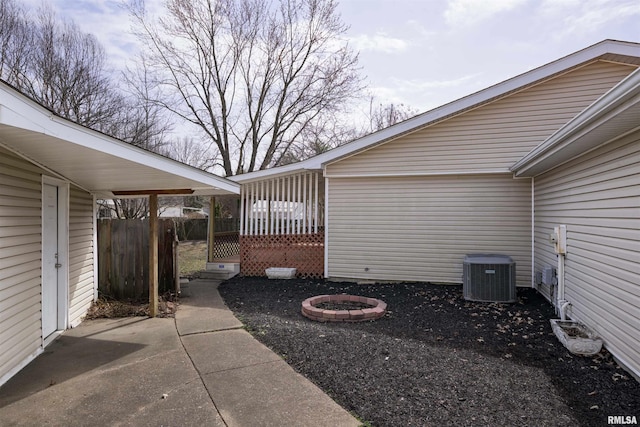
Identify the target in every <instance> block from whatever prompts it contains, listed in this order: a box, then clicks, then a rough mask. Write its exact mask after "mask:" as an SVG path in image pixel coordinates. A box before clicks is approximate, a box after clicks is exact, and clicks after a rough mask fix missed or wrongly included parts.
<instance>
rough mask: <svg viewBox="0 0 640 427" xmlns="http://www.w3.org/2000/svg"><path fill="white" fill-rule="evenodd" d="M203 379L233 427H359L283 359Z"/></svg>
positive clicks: (348, 415) (219, 373) (228, 423)
mask: <svg viewBox="0 0 640 427" xmlns="http://www.w3.org/2000/svg"><path fill="white" fill-rule="evenodd" d="M203 378H204V382H205V384H206V386H207V389H208V390H209V392H210V393H211V395H212V396H216V405H217V407H218V410H219V411H220V414H221V415H222V417H223V418H224V420H225V422H226V423H227V425H228V426H230V427H235V426H261V427H271V426H273V427H280V426H317V427H321V426H326V427H335V426H340V427H350V426H353V427H357V426H359V425H360V423H359V422H358V421H357V420H356V419H355V418H353V416H351V415H350V414H349V413H348V412H347V411H345V410H344V409H343V408H342V407H340V406H338V405H337V404H336V403H335V402H334V401H333V400H332V399H331V398H329V397H328V396H327V395H326V394H325V393H324V392H323V391H322V390H320V389H319V388H318V387H317V386H316V385H314V384H313V383H311V382H310V381H309V380H307V379H306V378H304V377H303V376H302V375H300V374H298V373H297V372H295V371H294V370H293V369H292V368H291V367H290V366H289V365H287V363H286V362H284V361H283V360H278V361H274V362H269V363H265V364H261V365H252V366H247V367H244V368H238V369H230V370H227V371H221V372H215V373H211V374H206V375H203ZM230 384H232V385H233V386H232V387H229V385H230ZM276 408H277V410H274V409H276Z"/></svg>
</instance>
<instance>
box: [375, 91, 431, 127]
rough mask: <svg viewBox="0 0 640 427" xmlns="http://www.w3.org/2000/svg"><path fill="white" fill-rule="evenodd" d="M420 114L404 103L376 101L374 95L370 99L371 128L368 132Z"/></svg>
mask: <svg viewBox="0 0 640 427" xmlns="http://www.w3.org/2000/svg"><path fill="white" fill-rule="evenodd" d="M416 114H418V111H417V110H415V109H413V108H411V107H409V106H408V105H404V104H394V103H388V104H382V103H378V104H376V103H375V100H374V98H373V96H372V97H371V98H370V99H369V114H368V119H369V129H367V130H366V131H367V132H366V133H370V132H375V131H378V130H380V129H384V128H386V127H389V126H391V125H394V124H396V123H400V122H402V121H404V120H407V119H409V118H411V117H413V116H415V115H416Z"/></svg>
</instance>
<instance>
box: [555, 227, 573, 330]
mask: <svg viewBox="0 0 640 427" xmlns="http://www.w3.org/2000/svg"><path fill="white" fill-rule="evenodd" d="M554 233H555V235H556V253H557V254H558V269H557V275H558V295H557V300H556V310H557V311H558V314H559V315H560V320H563V321H564V320H567V309H568V308H569V306H570V305H571V303H570V302H569V301H567V300H566V299H565V297H564V290H565V289H564V288H565V286H564V262H565V257H566V254H567V227H566V226H565V225H560V226H558V227H555V229H554Z"/></svg>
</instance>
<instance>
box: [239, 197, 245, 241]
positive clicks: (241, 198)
mask: <svg viewBox="0 0 640 427" xmlns="http://www.w3.org/2000/svg"><path fill="white" fill-rule="evenodd" d="M244 193H245V186H244V185H241V186H240V235H241V236H243V235H244V221H245V211H244Z"/></svg>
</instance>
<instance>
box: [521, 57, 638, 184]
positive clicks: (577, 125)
mask: <svg viewBox="0 0 640 427" xmlns="http://www.w3.org/2000/svg"><path fill="white" fill-rule="evenodd" d="M637 130H640V69H638V70H636V71H634V72H633V73H631V74H630V75H629V76H627V78H625V79H624V80H622V81H621V82H620V83H618V84H617V85H616V86H615V87H613V88H612V89H611V90H610V91H609V92H607V93H605V94H604V95H602V96H601V97H600V98H599V99H598V100H597V101H595V102H594V103H593V104H591V105H590V106H589V107H587V108H586V109H584V110H583V111H582V112H581V113H580V114H578V115H577V116H576V117H574V118H573V119H572V120H571V121H570V122H568V123H567V124H566V125H564V126H563V127H561V128H560V129H558V130H557V131H556V132H555V133H554V134H553V135H551V136H550V137H549V138H547V139H546V140H545V141H544V142H543V143H542V144H540V145H539V146H537V147H536V148H534V149H533V150H531V152H529V153H528V154H527V155H526V156H524V157H523V158H522V160H520V161H519V162H518V163H516V164H515V165H514V166H513V167H512V168H511V171H513V172H514V173H515V174H516V176H524V177H531V176H536V175H539V174H541V173H543V172H546V171H547V170H549V169H552V168H554V167H557V166H559V165H561V164H563V163H565V162H567V161H569V160H571V159H572V158H574V157H575V156H577V155H580V154H582V153H586V152H588V151H590V150H592V149H594V148H596V147H598V146H599V145H601V144H604V143H606V142H609V141H611V140H612V139H615V138H618V137H621V136H624V135H626V134H629V133H631V132H634V131H637Z"/></svg>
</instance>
